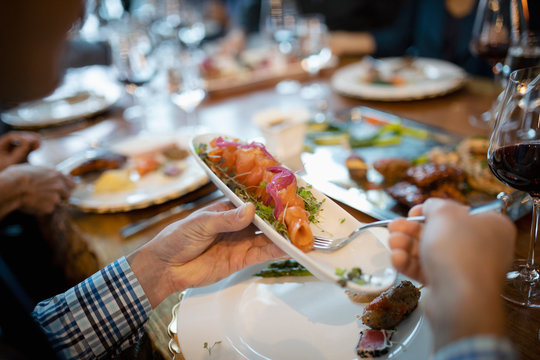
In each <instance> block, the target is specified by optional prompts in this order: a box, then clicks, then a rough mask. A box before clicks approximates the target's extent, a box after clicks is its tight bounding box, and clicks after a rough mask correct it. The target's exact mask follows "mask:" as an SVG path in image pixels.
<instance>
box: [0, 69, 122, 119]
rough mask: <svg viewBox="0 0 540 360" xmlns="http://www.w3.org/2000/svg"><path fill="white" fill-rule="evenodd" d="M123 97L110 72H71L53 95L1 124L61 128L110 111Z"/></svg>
mask: <svg viewBox="0 0 540 360" xmlns="http://www.w3.org/2000/svg"><path fill="white" fill-rule="evenodd" d="M121 94H122V89H121V88H120V86H119V85H118V84H117V83H116V82H115V81H114V80H113V79H112V77H111V76H110V72H109V71H108V68H105V67H102V66H89V67H84V68H79V69H72V70H69V71H68V72H67V73H66V75H65V76H64V79H63V81H62V84H61V85H60V86H59V87H58V88H57V89H56V90H55V91H54V93H53V94H51V95H50V96H47V97H45V98H43V99H40V100H36V101H32V102H28V103H24V104H21V105H19V106H18V107H16V108H14V109H10V110H9V111H6V112H4V113H2V121H4V122H5V123H6V124H9V125H11V126H13V127H15V128H21V129H22V128H43V127H48V126H53V125H60V124H64V123H67V122H70V121H73V120H78V119H81V118H86V117H91V116H93V115H96V114H98V113H100V112H103V111H105V110H107V109H108V108H110V107H111V106H112V105H114V104H115V103H116V102H117V101H118V99H119V98H120V96H121Z"/></svg>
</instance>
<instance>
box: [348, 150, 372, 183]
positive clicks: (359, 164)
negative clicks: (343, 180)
mask: <svg viewBox="0 0 540 360" xmlns="http://www.w3.org/2000/svg"><path fill="white" fill-rule="evenodd" d="M345 166H347V169H348V170H349V176H350V177H351V179H353V180H354V181H356V182H358V183H365V182H366V181H367V171H368V165H367V163H366V162H365V160H364V158H363V157H361V156H360V155H356V154H351V155H350V156H348V157H347V159H345Z"/></svg>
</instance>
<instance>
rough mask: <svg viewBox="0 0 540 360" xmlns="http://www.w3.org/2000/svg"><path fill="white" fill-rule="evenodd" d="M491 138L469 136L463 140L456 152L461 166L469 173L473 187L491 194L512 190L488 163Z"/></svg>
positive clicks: (468, 176) (469, 179) (469, 180)
mask: <svg viewBox="0 0 540 360" xmlns="http://www.w3.org/2000/svg"><path fill="white" fill-rule="evenodd" d="M488 148H489V139H487V138H484V137H474V138H468V139H466V140H464V141H463V142H461V143H460V144H459V145H458V147H457V149H456V153H457V154H458V158H459V166H460V167H461V168H462V169H463V170H464V171H465V173H466V174H467V181H468V183H469V185H471V187H472V188H474V189H477V190H480V191H484V192H487V193H490V194H498V193H500V192H508V193H510V192H512V188H510V187H508V186H506V185H504V184H503V183H502V182H500V181H499V179H497V178H496V177H495V175H493V173H492V172H491V170H490V168H489V166H488V163H487V152H488Z"/></svg>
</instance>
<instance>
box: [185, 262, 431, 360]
mask: <svg viewBox="0 0 540 360" xmlns="http://www.w3.org/2000/svg"><path fill="white" fill-rule="evenodd" d="M266 265H267V264H263V265H258V266H254V267H250V268H246V269H244V270H242V271H240V272H238V273H236V274H234V275H232V276H230V277H229V278H227V279H225V280H222V281H221V282H218V283H216V284H213V285H211V286H208V287H204V288H198V289H189V290H187V292H186V293H185V294H184V296H183V298H182V302H181V304H180V306H179V307H178V310H177V313H176V315H177V317H176V318H177V322H176V325H177V335H178V341H179V344H180V349H181V351H182V354H183V356H184V358H185V359H186V360H202V359H213V360H236V359H249V360H259V359H261V360H262V359H264V360H268V359H272V360H304V359H305V360H307V359H309V360H323V359H325V360H351V359H357V358H359V357H358V355H356V345H357V343H358V340H359V332H360V330H361V329H363V328H365V325H363V324H362V321H361V320H360V319H359V318H357V315H360V316H361V315H362V312H363V310H364V307H365V306H366V305H367V304H365V303H364V304H362V303H353V302H351V301H350V300H349V298H348V296H347V295H346V294H345V292H344V291H343V289H341V288H340V287H338V286H336V285H334V284H330V283H328V282H321V281H318V280H317V279H316V278H314V277H308V276H304V277H285V278H260V277H254V276H253V274H255V273H256V272H257V271H259V270H260V269H261V268H263V267H264V266H266ZM392 341H393V346H392V347H391V348H390V350H389V352H388V353H387V354H386V355H384V356H381V357H379V358H378V359H390V358H391V359H399V360H418V359H429V358H430V354H431V352H432V348H433V345H432V343H433V340H432V334H431V330H430V328H429V324H428V322H427V320H426V319H425V317H424V315H423V313H422V310H421V309H420V308H417V309H416V310H415V311H414V312H413V313H412V314H411V315H409V316H408V317H407V318H406V319H405V320H404V321H403V322H402V323H401V324H399V325H398V327H397V331H396V332H395V333H394V335H393V337H392ZM216 342H221V343H217V344H216V345H214V344H215V343H216ZM204 343H208V346H209V347H211V346H212V345H214V346H213V347H212V349H211V354H209V352H208V350H207V349H205V348H204Z"/></svg>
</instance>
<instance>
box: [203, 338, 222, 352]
mask: <svg viewBox="0 0 540 360" xmlns="http://www.w3.org/2000/svg"><path fill="white" fill-rule="evenodd" d="M218 344H221V341H215V342H214V344H213V345H212V346H208V343H207V342H204V344H203V349H206V350H208V355H212V349H213V348H214V346H216V345H218Z"/></svg>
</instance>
